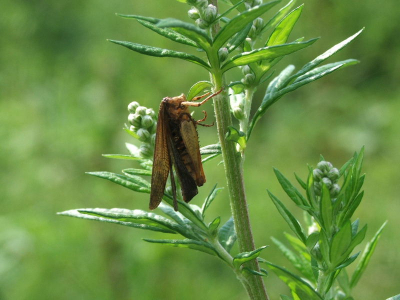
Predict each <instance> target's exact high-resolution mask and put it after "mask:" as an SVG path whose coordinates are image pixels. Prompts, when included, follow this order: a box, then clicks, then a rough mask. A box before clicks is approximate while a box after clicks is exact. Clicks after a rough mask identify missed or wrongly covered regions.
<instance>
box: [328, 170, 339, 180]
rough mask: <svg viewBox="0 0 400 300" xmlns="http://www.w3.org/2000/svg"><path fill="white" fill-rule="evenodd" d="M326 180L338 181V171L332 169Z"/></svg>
mask: <svg viewBox="0 0 400 300" xmlns="http://www.w3.org/2000/svg"><path fill="white" fill-rule="evenodd" d="M327 176H328V178H329V179H330V180H332V181H336V180H338V179H339V176H340V173H339V170H338V169H336V168H332V169H331V170H330V171H329V172H328V175H327Z"/></svg>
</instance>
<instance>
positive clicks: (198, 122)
mask: <svg viewBox="0 0 400 300" xmlns="http://www.w3.org/2000/svg"><path fill="white" fill-rule="evenodd" d="M203 114H204V118H203V119H201V120H197V121H195V122H196V124H197V125H200V126H204V127H211V126H214V122H212V124H200V123H201V122H204V121H205V120H206V119H207V112H206V111H205V110H203Z"/></svg>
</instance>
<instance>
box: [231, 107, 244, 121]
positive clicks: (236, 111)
mask: <svg viewBox="0 0 400 300" xmlns="http://www.w3.org/2000/svg"><path fill="white" fill-rule="evenodd" d="M232 114H233V116H234V117H235V118H236V119H238V120H242V119H244V111H243V109H242V108H240V107H235V108H234V109H233V110H232Z"/></svg>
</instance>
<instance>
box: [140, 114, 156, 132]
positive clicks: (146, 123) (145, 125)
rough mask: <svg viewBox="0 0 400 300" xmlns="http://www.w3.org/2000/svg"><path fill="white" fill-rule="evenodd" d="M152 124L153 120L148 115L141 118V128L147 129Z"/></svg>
mask: <svg viewBox="0 0 400 300" xmlns="http://www.w3.org/2000/svg"><path fill="white" fill-rule="evenodd" d="M153 123H154V121H153V118H152V117H150V116H148V115H145V116H143V117H142V122H141V125H142V126H141V127H142V128H145V129H147V128H149V127H151V126H153Z"/></svg>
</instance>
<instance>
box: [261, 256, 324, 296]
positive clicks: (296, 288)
mask: <svg viewBox="0 0 400 300" xmlns="http://www.w3.org/2000/svg"><path fill="white" fill-rule="evenodd" d="M264 263H266V264H267V265H268V267H269V268H270V269H271V270H272V271H273V272H274V273H275V274H276V275H277V276H278V277H279V278H280V279H281V280H282V281H284V282H285V283H286V284H287V285H288V286H289V288H290V289H291V291H292V292H295V293H296V294H302V295H304V297H302V298H301V300H303V299H304V300H306V299H312V300H322V299H323V298H322V297H321V296H320V295H319V294H318V293H317V292H315V291H314V288H313V287H312V286H311V285H309V284H308V283H307V282H306V281H304V280H303V279H301V278H300V277H299V276H297V275H295V274H293V273H291V272H289V271H288V270H286V269H284V268H282V267H280V266H277V265H275V264H273V263H270V262H268V261H264Z"/></svg>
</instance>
